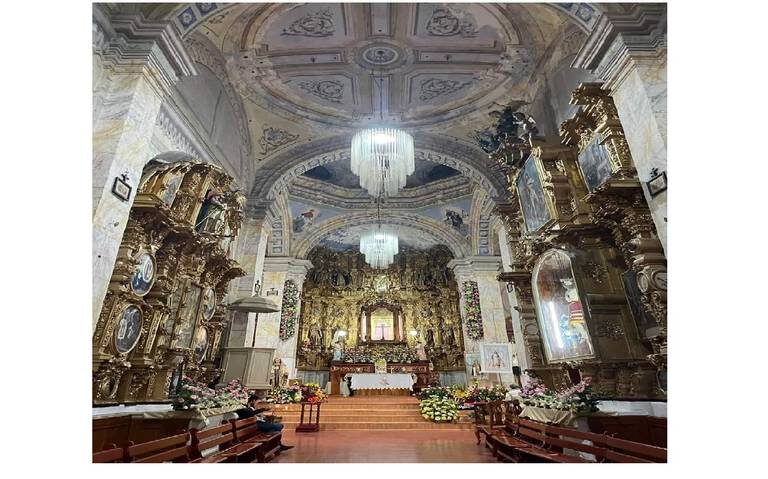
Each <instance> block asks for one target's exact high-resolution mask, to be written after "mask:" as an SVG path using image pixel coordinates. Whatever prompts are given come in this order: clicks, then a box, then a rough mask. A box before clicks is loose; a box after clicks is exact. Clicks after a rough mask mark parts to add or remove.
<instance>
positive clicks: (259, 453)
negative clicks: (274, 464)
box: [228, 417, 283, 462]
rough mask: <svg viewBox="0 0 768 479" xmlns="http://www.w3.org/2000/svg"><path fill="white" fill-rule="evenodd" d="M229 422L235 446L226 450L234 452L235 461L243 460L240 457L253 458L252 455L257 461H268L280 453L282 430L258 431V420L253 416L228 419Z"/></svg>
mask: <svg viewBox="0 0 768 479" xmlns="http://www.w3.org/2000/svg"><path fill="white" fill-rule="evenodd" d="M230 423H231V424H232V433H233V435H234V439H235V446H234V448H230V449H229V450H228V451H235V452H236V454H237V458H238V459H237V462H244V461H243V460H242V459H248V458H253V457H254V456H255V459H256V460H257V461H258V462H269V461H271V460H272V459H273V458H274V457H275V456H277V455H278V454H280V439H281V438H282V436H283V434H282V432H261V431H259V425H258V421H257V420H256V418H255V417H250V418H247V419H240V420H235V419H230ZM248 462H252V461H248Z"/></svg>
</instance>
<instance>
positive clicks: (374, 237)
mask: <svg viewBox="0 0 768 479" xmlns="http://www.w3.org/2000/svg"><path fill="white" fill-rule="evenodd" d="M398 248H399V245H398V239H397V235H395V234H392V233H390V232H389V231H386V230H384V229H381V228H378V229H376V230H373V231H366V232H365V233H363V234H362V235H360V252H361V253H362V254H364V255H365V262H366V263H368V264H369V265H370V266H371V268H374V269H387V268H389V265H391V264H392V262H393V261H394V260H395V255H396V254H397V253H398Z"/></svg>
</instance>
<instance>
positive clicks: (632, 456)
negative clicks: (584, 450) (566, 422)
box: [592, 434, 667, 462]
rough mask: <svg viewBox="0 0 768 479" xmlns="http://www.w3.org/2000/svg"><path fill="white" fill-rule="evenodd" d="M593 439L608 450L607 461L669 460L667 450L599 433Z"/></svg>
mask: <svg viewBox="0 0 768 479" xmlns="http://www.w3.org/2000/svg"><path fill="white" fill-rule="evenodd" d="M598 436H600V437H599V438H596V439H593V440H592V442H593V443H594V444H595V445H599V446H602V447H604V448H605V449H606V450H607V454H606V456H605V462H667V450H666V449H665V448H663V447H657V446H651V445H649V444H642V443H639V442H634V441H627V440H626V439H619V438H616V437H611V436H606V435H603V434H599V435H598Z"/></svg>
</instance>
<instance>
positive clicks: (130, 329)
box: [115, 305, 142, 354]
mask: <svg viewBox="0 0 768 479" xmlns="http://www.w3.org/2000/svg"><path fill="white" fill-rule="evenodd" d="M141 322H142V315H141V310H140V309H139V307H138V306H135V305H130V306H128V307H126V308H125V309H124V310H123V312H122V313H120V319H118V321H117V327H116V328H115V349H116V350H117V352H118V353H121V354H127V353H129V352H131V350H132V349H133V348H134V347H136V343H138V342H139V336H140V335H141Z"/></svg>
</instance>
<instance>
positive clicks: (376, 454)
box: [273, 430, 496, 463]
mask: <svg viewBox="0 0 768 479" xmlns="http://www.w3.org/2000/svg"><path fill="white" fill-rule="evenodd" d="M283 443H284V444H290V445H293V446H296V447H295V448H293V449H291V450H289V451H286V452H283V453H282V454H280V456H278V457H277V458H276V459H275V460H274V461H273V462H284V463H285V462H335V463H345V462H353V463H354V462H415V463H421V462H427V463H429V462H432V463H435V462H438V463H439V462H454V463H456V462H461V463H464V462H496V460H495V459H494V458H493V456H492V455H491V453H490V451H489V450H488V449H487V448H486V447H485V446H484V445H479V446H478V445H476V444H475V436H474V434H473V433H472V431H471V430H470V431H413V430H411V431H409V430H388V431H320V432H316V433H298V434H297V433H295V432H293V431H285V432H284V433H283Z"/></svg>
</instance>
